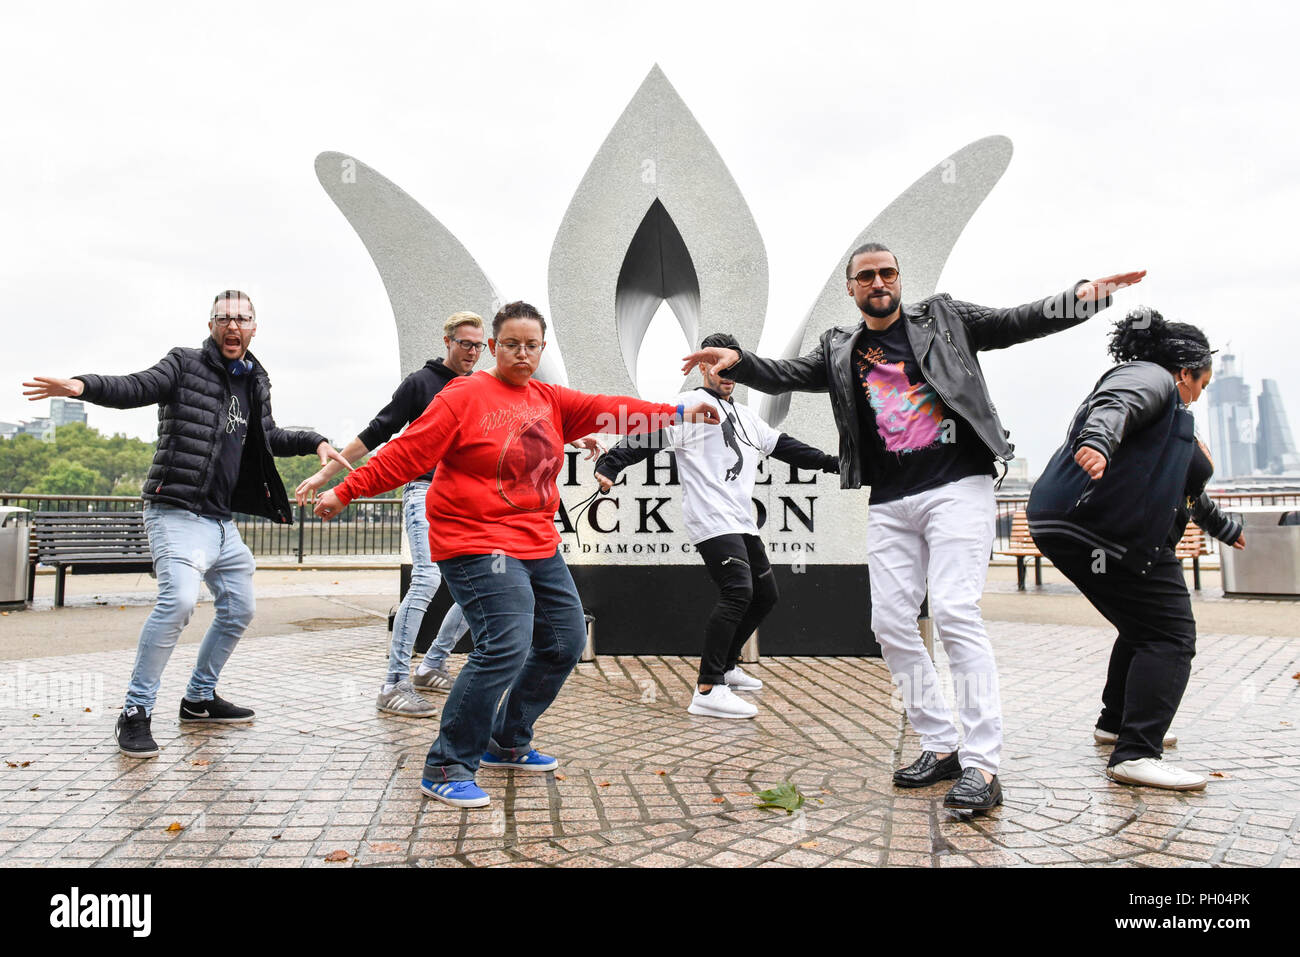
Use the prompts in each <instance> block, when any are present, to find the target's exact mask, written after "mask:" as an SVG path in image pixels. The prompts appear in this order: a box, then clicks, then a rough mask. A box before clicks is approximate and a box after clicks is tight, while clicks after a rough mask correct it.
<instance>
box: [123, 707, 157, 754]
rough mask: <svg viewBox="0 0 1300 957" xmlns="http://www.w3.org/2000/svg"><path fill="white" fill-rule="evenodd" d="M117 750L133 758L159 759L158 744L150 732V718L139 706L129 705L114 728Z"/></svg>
mask: <svg viewBox="0 0 1300 957" xmlns="http://www.w3.org/2000/svg"><path fill="white" fill-rule="evenodd" d="M113 737H114V738H116V739H117V750H119V751H121V752H122V753H123V754H125V755H127V756H128V757H132V758H156V757H158V742H157V741H155V740H154V739H153V734H151V733H150V731H149V716H148V715H147V714H145V713H144V708H142V707H140V706H139V705H138V704H132V705H127V706H126V707H125V708H123V709H122V713H121V714H119V715H118V716H117V724H116V725H114V727H113Z"/></svg>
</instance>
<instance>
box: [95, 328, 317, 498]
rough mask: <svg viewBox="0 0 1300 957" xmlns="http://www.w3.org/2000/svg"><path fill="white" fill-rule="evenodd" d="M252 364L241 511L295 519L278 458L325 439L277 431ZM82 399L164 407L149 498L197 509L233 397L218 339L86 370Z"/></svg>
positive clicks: (264, 380) (239, 485) (238, 492)
mask: <svg viewBox="0 0 1300 957" xmlns="http://www.w3.org/2000/svg"><path fill="white" fill-rule="evenodd" d="M247 358H248V359H251V360H252V362H253V370H252V372H251V373H250V375H251V376H252V382H250V383H249V386H250V388H249V390H248V398H249V403H250V405H251V407H252V408H251V409H250V413H249V416H248V422H249V424H248V437H247V439H246V440H245V443H244V455H243V458H242V459H241V461H240V463H239V478H238V479H237V481H236V483H235V488H234V492H233V494H232V495H231V500H230V508H231V511H234V512H244V513H245V514H248V515H262V516H265V517H266V518H269V519H271V520H272V521H276V522H282V523H286V524H287V523H291V522H292V521H293V511H292V509H291V508H290V506H289V496H288V495H287V494H286V493H285V490H284V483H283V482H281V480H280V474H279V472H277V471H276V469H275V460H274V458H273V456H276V455H283V456H290V455H309V454H311V453H314V452H315V451H316V447H317V446H318V445H320V444H321V443H322V442H324V441H325V437H324V436H323V435H320V434H318V433H316V432H308V431H303V432H298V431H290V430H288V429H281V428H278V427H277V426H276V424H275V419H274V418H273V417H272V415H271V380H270V378H268V377H267V374H266V370H265V369H264V368H262V364H261V363H260V362H258V361H257V359H256V358H255V357H254V356H253V354H252V353H251V352H250V353H248V354H247ZM76 378H78V379H80V380H81V381H82V382H83V383H84V384H85V390H84V391H83V392H82V394H81V398H82V399H84V400H85V401H87V402H93V403H95V404H96V405H104V406H108V407H109V408H113V409H134V408H138V407H139V406H142V405H152V404H154V403H157V404H158V451H157V452H156V453H154V457H153V464H152V465H151V466H150V467H149V474H148V476H146V478H145V480H144V489H143V491H142V493H141V494H142V496H143V498H144V500H145V501H146V502H158V503H162V504H164V505H174V506H176V507H178V508H184V509H188V510H189V511H191V512H198V511H199V510H200V508H201V507H202V503H203V500H204V497H205V496H206V495H207V492H208V486H209V485H210V484H211V482H212V467H213V462H214V460H215V459H216V456H217V452H218V449H219V448H220V445H219V443H218V442H217V438H218V436H219V435H220V434H221V430H222V428H223V427H224V425H225V414H226V408H227V406H228V404H229V402H230V387H229V384H228V383H229V380H230V373H229V372H227V371H226V364H225V360H224V359H223V358H222V356H221V352H220V350H219V349H218V347H217V344H216V343H215V342H214V341H213V340H212V339H211V338H209V339H206V340H205V341H204V343H203V345H201V346H200V347H199V348H197V349H187V348H184V347H182V346H177V347H176V348H175V349H172V350H171V352H169V353H167V355H165V356H163V357H162V359H160V360H159V361H158V363H157V365H154V366H153V367H151V368H149V369H145V370H144V371H143V372H135V373H132V374H131V375H123V376H102V375H79V376H77V377H76Z"/></svg>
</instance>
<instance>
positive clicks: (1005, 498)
mask: <svg viewBox="0 0 1300 957" xmlns="http://www.w3.org/2000/svg"><path fill="white" fill-rule="evenodd" d="M1210 498H1212V499H1213V500H1214V501H1215V503H1216V504H1218V506H1219V508H1221V509H1223V510H1224V511H1225V512H1230V511H1232V510H1233V509H1236V508H1248V507H1250V506H1252V505H1294V506H1296V507H1300V488H1295V489H1274V490H1272V491H1266V490H1260V491H1258V492H1211V493H1210ZM1028 503H1029V496H1028V495H999V496H998V497H997V509H998V518H997V528H996V532H995V535H996V537H995V539H994V543H993V550H994V551H995V552H996V551H1000V550H1002V549H1005V548H1007V547H1009V545H1010V537H1011V522H1012V519H1013V517H1014V516H1015V514H1016V512H1019V511H1023V510H1024V507H1025V506H1026V505H1027V504H1028ZM1205 545H1206V548H1207V549H1208V550H1209V553H1210V554H1211V555H1217V554H1218V553H1219V542H1218V540H1217V539H1214V538H1211V537H1210V536H1209V535H1207V536H1205Z"/></svg>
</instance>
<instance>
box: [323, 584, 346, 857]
mask: <svg viewBox="0 0 1300 957" xmlns="http://www.w3.org/2000/svg"><path fill="white" fill-rule="evenodd" d="M335 584H336V585H337V584H338V582H335ZM347 859H348V852H347V851H330V852H329V853H328V854H326V855H325V860H327V861H346V860H347Z"/></svg>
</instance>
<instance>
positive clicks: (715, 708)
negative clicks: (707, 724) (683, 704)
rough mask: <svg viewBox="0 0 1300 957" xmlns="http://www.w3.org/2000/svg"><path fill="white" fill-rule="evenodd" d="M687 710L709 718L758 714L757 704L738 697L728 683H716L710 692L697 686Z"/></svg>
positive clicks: (748, 716) (743, 716)
mask: <svg viewBox="0 0 1300 957" xmlns="http://www.w3.org/2000/svg"><path fill="white" fill-rule="evenodd" d="M686 710H687V711H689V712H690V713H691V714H702V715H704V716H705V717H708V718H752V717H754V715H756V714H758V706H757V705H755V704H751V703H750V702H748V701H746V700H745V699H744V698H741V697H738V696H737V695H736V694H734V693H733V692H732V690H731V689H730V688H728V687H727V686H726V685H714V686H713V690H712V691H710V692H709V693H708V694H704V693H703V692H702V691H700V689H699V688H696V689H695V696H694V697H693V698H691V703H690V706H689V707H688V708H687V709H686Z"/></svg>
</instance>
